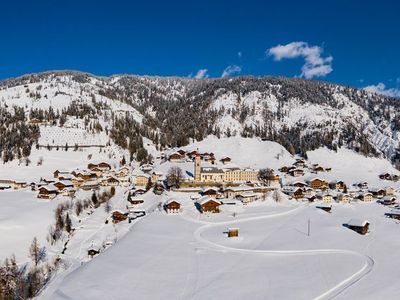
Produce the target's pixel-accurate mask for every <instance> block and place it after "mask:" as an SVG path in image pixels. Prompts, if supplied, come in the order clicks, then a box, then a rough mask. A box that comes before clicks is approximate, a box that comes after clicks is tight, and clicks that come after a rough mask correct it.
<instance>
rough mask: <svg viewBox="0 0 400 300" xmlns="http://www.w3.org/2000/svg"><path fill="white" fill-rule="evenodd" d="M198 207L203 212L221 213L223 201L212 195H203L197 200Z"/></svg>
mask: <svg viewBox="0 0 400 300" xmlns="http://www.w3.org/2000/svg"><path fill="white" fill-rule="evenodd" d="M196 204H197V208H198V209H199V210H200V212H202V213H219V206H220V205H221V202H220V201H219V200H217V199H215V198H212V197H207V196H206V197H202V198H200V199H199V200H197V201H196Z"/></svg>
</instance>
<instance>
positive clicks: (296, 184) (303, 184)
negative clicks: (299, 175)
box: [291, 181, 307, 188]
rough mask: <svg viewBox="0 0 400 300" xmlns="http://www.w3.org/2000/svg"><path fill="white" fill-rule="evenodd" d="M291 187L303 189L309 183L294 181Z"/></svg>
mask: <svg viewBox="0 0 400 300" xmlns="http://www.w3.org/2000/svg"><path fill="white" fill-rule="evenodd" d="M291 185H292V186H295V187H299V188H303V187H306V186H307V183H305V182H304V181H294V182H292V184H291Z"/></svg>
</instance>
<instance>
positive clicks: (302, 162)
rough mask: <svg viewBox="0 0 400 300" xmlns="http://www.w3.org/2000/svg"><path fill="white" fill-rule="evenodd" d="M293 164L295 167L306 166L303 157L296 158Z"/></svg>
mask: <svg viewBox="0 0 400 300" xmlns="http://www.w3.org/2000/svg"><path fill="white" fill-rule="evenodd" d="M293 166H295V167H296V168H304V167H305V166H306V162H305V161H304V160H303V159H296V161H295V162H294V164H293Z"/></svg>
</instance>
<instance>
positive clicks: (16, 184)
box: [13, 180, 27, 189]
mask: <svg viewBox="0 0 400 300" xmlns="http://www.w3.org/2000/svg"><path fill="white" fill-rule="evenodd" d="M13 185H14V189H22V188H25V187H27V183H26V181H18V180H17V181H14V184H13Z"/></svg>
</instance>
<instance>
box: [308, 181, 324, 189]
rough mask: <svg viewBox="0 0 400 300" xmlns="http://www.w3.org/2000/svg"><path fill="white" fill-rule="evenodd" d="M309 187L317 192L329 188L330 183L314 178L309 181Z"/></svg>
mask: <svg viewBox="0 0 400 300" xmlns="http://www.w3.org/2000/svg"><path fill="white" fill-rule="evenodd" d="M309 185H310V187H311V188H313V189H315V190H323V189H326V188H327V187H328V182H327V181H325V180H322V179H320V178H313V179H311V180H310V181H309Z"/></svg>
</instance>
